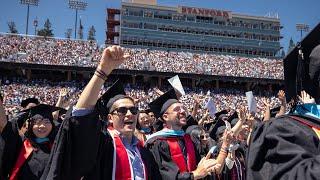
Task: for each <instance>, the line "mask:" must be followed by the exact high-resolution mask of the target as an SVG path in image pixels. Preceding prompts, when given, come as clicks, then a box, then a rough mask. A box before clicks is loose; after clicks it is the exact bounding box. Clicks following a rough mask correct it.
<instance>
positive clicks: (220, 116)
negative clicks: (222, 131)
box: [214, 109, 228, 121]
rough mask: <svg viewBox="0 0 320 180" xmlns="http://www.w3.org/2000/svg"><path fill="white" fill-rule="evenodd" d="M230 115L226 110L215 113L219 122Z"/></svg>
mask: <svg viewBox="0 0 320 180" xmlns="http://www.w3.org/2000/svg"><path fill="white" fill-rule="evenodd" d="M227 114H228V110H226V109H224V110H222V111H219V112H217V113H215V114H214V115H215V117H216V118H215V120H216V121H218V120H219V119H220V120H222V118H223V117H227Z"/></svg>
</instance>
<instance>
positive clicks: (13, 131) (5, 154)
mask: <svg viewBox="0 0 320 180" xmlns="http://www.w3.org/2000/svg"><path fill="white" fill-rule="evenodd" d="M1 138H2V142H1V144H0V146H1V147H0V149H1V152H0V153H1V156H2V159H1V164H0V165H1V171H2V172H1V173H2V176H3V177H7V176H8V175H9V174H10V172H11V170H12V168H13V166H14V165H15V162H16V160H17V157H18V155H19V152H20V150H21V147H22V139H21V137H20V135H19V132H18V129H17V126H16V125H15V123H12V122H11V121H8V123H7V125H6V127H5V128H4V129H3V131H2V133H1Z"/></svg>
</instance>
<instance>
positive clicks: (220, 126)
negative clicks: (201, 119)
mask: <svg viewBox="0 0 320 180" xmlns="http://www.w3.org/2000/svg"><path fill="white" fill-rule="evenodd" d="M227 113H228V110H222V111H220V112H218V113H216V114H215V115H216V117H218V118H217V121H216V123H215V125H214V126H213V128H212V130H211V131H210V137H211V138H212V139H214V140H216V141H217V140H218V137H219V135H220V134H222V133H223V132H224V130H225V129H226V124H225V122H224V121H223V120H222V118H219V117H221V116H222V115H225V116H227ZM217 115H218V116H217ZM237 117H238V115H237V112H234V113H233V114H232V115H231V116H229V117H228V118H227V121H228V122H229V123H230V124H231V121H232V120H233V119H236V118H237Z"/></svg>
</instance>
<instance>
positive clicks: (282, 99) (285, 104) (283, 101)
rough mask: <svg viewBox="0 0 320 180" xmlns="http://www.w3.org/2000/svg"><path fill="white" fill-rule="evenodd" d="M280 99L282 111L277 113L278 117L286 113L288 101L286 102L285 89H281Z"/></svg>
mask: <svg viewBox="0 0 320 180" xmlns="http://www.w3.org/2000/svg"><path fill="white" fill-rule="evenodd" d="M278 99H279V100H280V103H281V104H280V111H279V112H278V113H277V115H276V117H278V116H281V115H284V114H285V113H286V109H287V102H286V94H285V93H284V91H283V90H280V91H279V93H278Z"/></svg>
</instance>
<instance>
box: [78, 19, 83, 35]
mask: <svg viewBox="0 0 320 180" xmlns="http://www.w3.org/2000/svg"><path fill="white" fill-rule="evenodd" d="M78 36H79V39H83V25H82V22H81V18H80V26H79V30H78Z"/></svg>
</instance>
